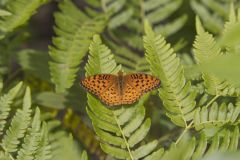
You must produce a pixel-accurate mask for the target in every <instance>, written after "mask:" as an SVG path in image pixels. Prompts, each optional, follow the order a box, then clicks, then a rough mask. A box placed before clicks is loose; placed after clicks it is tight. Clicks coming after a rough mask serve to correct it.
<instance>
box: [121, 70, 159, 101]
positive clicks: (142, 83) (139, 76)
mask: <svg viewBox="0 0 240 160" xmlns="http://www.w3.org/2000/svg"><path fill="white" fill-rule="evenodd" d="M123 82H124V83H123V84H124V85H123V97H122V101H123V104H131V103H134V102H135V101H137V100H138V99H139V98H140V97H141V96H142V95H143V94H144V93H146V92H148V91H150V90H153V89H155V88H158V87H159V86H160V80H159V79H158V78H156V77H154V76H151V75H148V74H143V73H136V74H128V75H125V76H124V77H123Z"/></svg>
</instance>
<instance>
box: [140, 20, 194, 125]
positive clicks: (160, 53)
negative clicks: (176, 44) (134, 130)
mask: <svg viewBox="0 0 240 160" xmlns="http://www.w3.org/2000/svg"><path fill="white" fill-rule="evenodd" d="M145 32H146V35H145V36H144V47H145V49H146V57H147V60H148V62H149V64H150V69H151V71H152V73H153V74H154V75H156V76H157V77H158V78H159V79H160V80H161V81H162V88H160V89H159V96H160V97H161V99H162V100H163V103H164V106H165V108H166V109H167V111H168V112H167V115H168V116H169V117H170V118H171V120H172V121H173V122H174V123H175V124H177V125H179V126H187V121H190V120H192V119H193V114H194V108H195V104H196V102H195V100H194V99H195V93H194V92H190V87H191V83H190V82H186V79H185V77H184V73H183V66H182V65H181V64H180V59H179V58H178V57H176V54H175V53H174V52H173V49H171V48H170V45H169V44H167V43H166V41H165V40H164V38H163V37H162V36H161V35H156V34H155V33H154V32H153V31H152V29H151V27H150V26H149V24H148V23H145Z"/></svg>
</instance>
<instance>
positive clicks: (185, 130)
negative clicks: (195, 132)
mask: <svg viewBox="0 0 240 160" xmlns="http://www.w3.org/2000/svg"><path fill="white" fill-rule="evenodd" d="M192 124H193V121H192V122H191V123H190V124H189V125H187V126H186V127H185V129H184V131H183V132H182V134H181V135H180V136H179V137H178V139H177V141H176V143H175V144H178V143H179V141H180V140H181V139H182V137H183V136H184V134H185V133H186V132H187V131H188V130H189V129H190V128H191V127H192Z"/></svg>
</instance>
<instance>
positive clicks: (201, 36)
mask: <svg viewBox="0 0 240 160" xmlns="http://www.w3.org/2000/svg"><path fill="white" fill-rule="evenodd" d="M227 26H228V29H227V30H230V29H229V28H230V26H229V25H227ZM231 26H234V25H231ZM196 28H197V33H198V35H197V36H196V39H195V42H194V56H195V59H196V61H197V63H198V64H202V63H204V62H209V61H211V60H214V59H216V58H218V57H219V56H221V55H223V54H224V53H223V52H222V48H221V47H220V46H219V45H218V44H217V43H216V41H215V39H214V38H213V36H212V35H211V34H209V33H208V32H206V31H204V29H203V27H202V25H201V23H200V21H199V19H198V18H197V19H196ZM228 32H229V31H228ZM225 33H227V32H225ZM230 53H231V52H230ZM226 54H229V52H226ZM203 79H204V84H205V87H206V88H207V91H208V93H209V94H212V95H216V96H220V95H230V96H235V95H239V88H236V87H234V86H233V85H232V84H231V83H229V82H228V81H226V80H224V79H221V78H219V77H216V76H215V75H213V74H209V73H208V72H203Z"/></svg>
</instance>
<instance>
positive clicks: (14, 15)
mask: <svg viewBox="0 0 240 160" xmlns="http://www.w3.org/2000/svg"><path fill="white" fill-rule="evenodd" d="M44 3H46V0H15V1H10V3H8V5H7V9H8V10H7V11H8V12H10V13H11V15H9V16H2V17H0V32H1V34H0V39H2V38H4V36H6V34H8V33H9V32H12V31H13V30H14V29H16V28H17V27H19V26H22V25H23V24H25V23H26V22H27V21H28V20H29V19H30V17H31V16H32V15H33V14H34V13H35V12H36V10H37V9H38V8H39V7H40V6H41V5H43V4H44Z"/></svg>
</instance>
